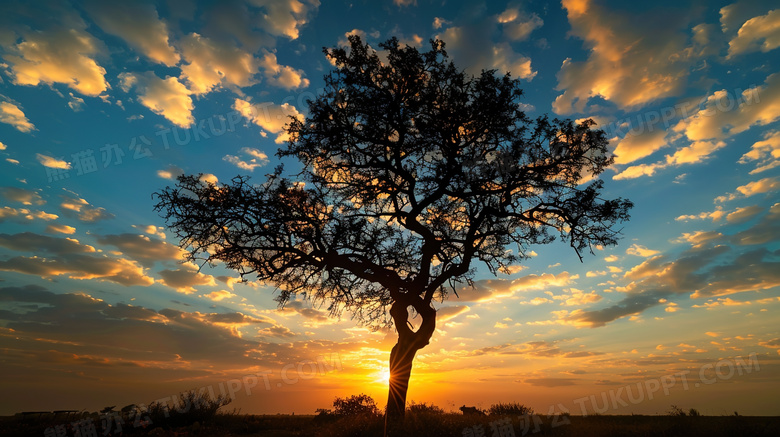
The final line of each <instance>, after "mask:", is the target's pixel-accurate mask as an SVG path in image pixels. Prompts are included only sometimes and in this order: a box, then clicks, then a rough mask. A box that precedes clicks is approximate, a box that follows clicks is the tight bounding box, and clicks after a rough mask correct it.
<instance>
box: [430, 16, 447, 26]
mask: <svg viewBox="0 0 780 437" xmlns="http://www.w3.org/2000/svg"><path fill="white" fill-rule="evenodd" d="M450 24H452V22H451V21H449V20H445V19H444V18H441V17H434V19H433V23H432V24H431V27H433V28H434V29H441V28H442V26H448V25H450Z"/></svg>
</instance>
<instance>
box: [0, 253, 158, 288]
mask: <svg viewBox="0 0 780 437" xmlns="http://www.w3.org/2000/svg"><path fill="white" fill-rule="evenodd" d="M0 270H3V271H9V272H17V273H23V274H27V275H36V276H40V277H42V278H51V277H56V276H62V275H66V276H67V277H69V278H71V279H81V280H90V279H96V280H101V281H110V282H115V283H117V284H121V285H125V286H131V285H142V286H148V285H152V284H153V283H154V280H153V279H152V278H150V277H149V276H146V275H145V274H144V272H143V269H142V268H141V266H139V265H138V264H136V263H135V262H133V261H129V260H126V259H116V258H109V257H107V256H100V255H85V254H62V255H59V256H57V257H56V258H54V259H48V258H43V257H39V256H32V257H25V256H17V257H13V258H11V259H8V260H6V261H0Z"/></svg>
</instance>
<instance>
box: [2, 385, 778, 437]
mask: <svg viewBox="0 0 780 437" xmlns="http://www.w3.org/2000/svg"><path fill="white" fill-rule="evenodd" d="M179 401H180V402H179V403H178V404H177V405H171V406H168V407H166V406H164V405H159V404H158V405H155V404H153V405H149V406H148V407H143V408H142V406H135V405H128V406H126V407H124V408H122V409H121V410H120V411H114V410H113V407H107V408H105V409H104V410H103V411H101V412H100V413H97V412H94V413H88V412H59V413H36V414H21V413H20V414H16V415H14V416H8V417H0V436H14V437H16V436H38V437H41V436H42V437H49V436H57V437H59V436H62V435H66V436H74V435H99V436H100V435H110V436H119V435H121V436H158V437H174V436H175V437H180V436H209V437H211V436H247V437H253V436H263V437H270V436H275V437H287V436H306V437H381V436H382V435H383V428H384V418H383V416H382V415H381V414H379V410H378V409H376V406H375V404H374V403H373V399H370V397H368V396H365V395H358V396H352V397H349V398H337V399H336V400H335V401H334V407H335V408H334V410H333V411H331V410H327V409H320V410H317V414H315V415H303V416H301V415H294V416H291V415H275V416H271V415H247V414H240V413H239V412H237V411H235V410H234V411H230V412H225V411H221V409H222V407H224V406H225V405H227V403H228V401H227V400H226V399H224V398H217V399H211V398H210V397H209V396H208V395H207V394H196V393H194V392H187V393H183V394H181V395H180V398H179ZM218 410H220V411H218ZM486 411H487V413H488V414H487V415H463V414H461V413H451V412H444V411H443V410H442V409H441V408H439V407H436V406H435V405H432V404H425V403H423V404H415V403H411V404H410V405H409V408H408V410H407V414H406V419H405V421H404V422H403V423H398V424H393V425H392V427H391V435H392V436H404V437H407V436H408V437H416V436H421V437H451V436H452V437H462V436H472V435H474V436H479V435H484V436H488V437H490V436H502V437H503V436H512V435H514V436H517V437H520V436H560V437H575V436H576V437H596V436H605V437H622V436H632V437H633V436H648V437H650V436H652V437H656V436H666V437H672V436H681V437H682V436H686V437H699V436H702V437H704V436H706V437H721V436H723V437H727V436H735V435H740V436H758V437H761V436H773V437H774V436H777V435H780V417H746V416H739V415H736V414H735V415H733V416H702V415H701V414H700V413H699V412H698V411H696V410H695V409H690V410H688V411H685V410H683V409H681V408H678V407H676V406H672V409H671V410H670V411H669V412H668V413H667V414H666V415H663V416H642V415H632V416H608V415H594V416H568V415H566V416H555V417H547V416H543V415H537V414H534V413H533V410H531V409H530V408H526V407H525V406H523V405H522V404H518V403H505V404H502V403H499V404H494V405H492V406H491V407H490V408H488V409H487V410H486ZM106 414H108V415H109V416H113V417H114V418H115V421H116V420H117V419H118V420H119V421H120V422H121V425H122V430H121V431H122V432H121V433H120V432H119V429H118V428H117V426H116V424H115V423H114V424H113V426H111V427H110V431H111V432H106V426H107V424H106V417H107V415H106ZM89 423H91V424H92V425H93V426H95V428H96V433H95V434H90V433H89V432H86V431H85V430H82V432H81V433H80V434H77V433H76V431H77V429H78V428H79V427H83V426H86V424H89ZM57 427H59V429H57ZM509 428H511V431H513V432H512V433H509V432H508V430H509ZM58 431H59V433H58ZM63 433H64V434H63Z"/></svg>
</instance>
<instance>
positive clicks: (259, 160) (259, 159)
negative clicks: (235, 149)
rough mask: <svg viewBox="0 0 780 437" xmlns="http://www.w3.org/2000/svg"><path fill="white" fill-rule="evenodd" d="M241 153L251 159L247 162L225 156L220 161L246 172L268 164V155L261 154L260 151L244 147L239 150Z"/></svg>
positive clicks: (235, 157) (232, 156)
mask: <svg viewBox="0 0 780 437" xmlns="http://www.w3.org/2000/svg"><path fill="white" fill-rule="evenodd" d="M240 152H241V153H243V154H245V155H249V156H250V157H251V158H250V159H249V160H248V161H247V160H242V159H241V158H239V157H238V156H235V155H225V156H224V157H223V158H222V159H223V160H224V161H227V162H229V163H231V164H233V165H235V166H236V167H238V168H240V169H242V170H247V171H254V170H255V169H256V168H257V167H262V166H264V165H266V164H268V155H266V154H265V153H263V152H262V151H260V150H258V149H252V148H249V147H244V148H242V149H241V150H240Z"/></svg>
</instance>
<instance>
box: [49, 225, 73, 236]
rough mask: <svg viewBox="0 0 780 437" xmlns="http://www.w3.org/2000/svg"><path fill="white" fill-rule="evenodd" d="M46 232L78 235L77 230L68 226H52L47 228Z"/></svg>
mask: <svg viewBox="0 0 780 437" xmlns="http://www.w3.org/2000/svg"><path fill="white" fill-rule="evenodd" d="M46 232H47V233H49V234H65V235H73V234H75V233H76V228H74V227H73V226H68V225H58V224H51V225H49V226H46Z"/></svg>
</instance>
